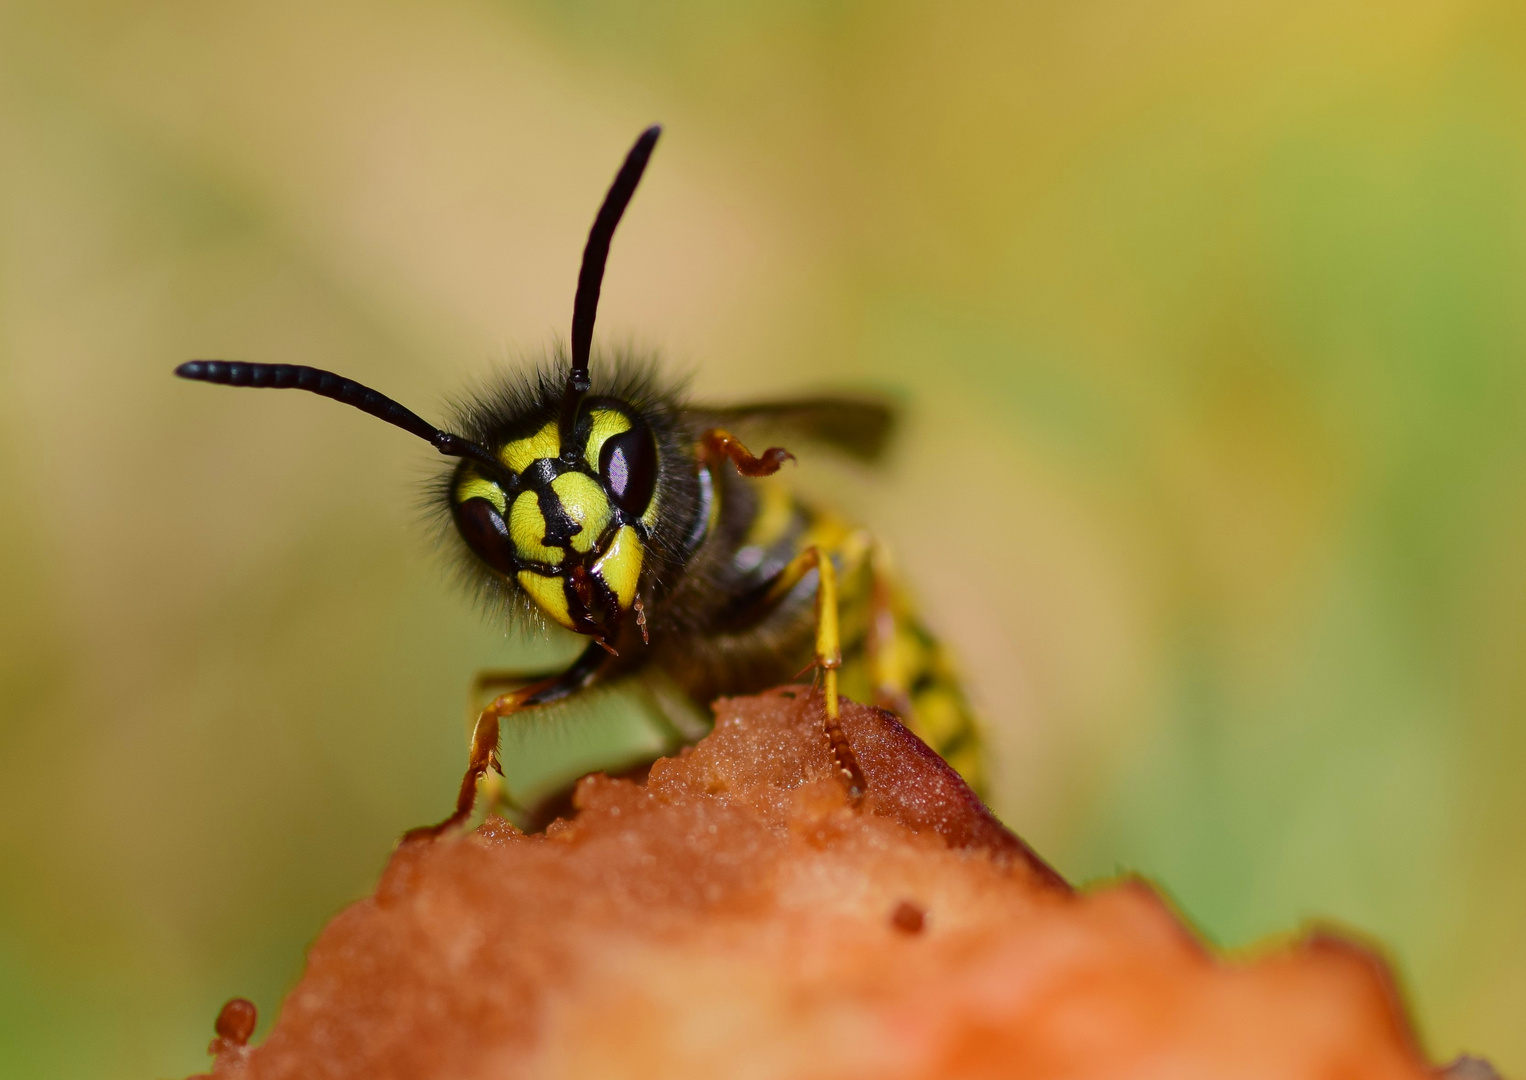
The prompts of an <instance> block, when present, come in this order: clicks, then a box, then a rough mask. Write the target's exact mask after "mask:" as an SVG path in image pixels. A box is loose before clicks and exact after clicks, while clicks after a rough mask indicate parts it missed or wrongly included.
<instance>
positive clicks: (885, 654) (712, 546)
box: [175, 126, 982, 837]
mask: <svg viewBox="0 0 1526 1080" xmlns="http://www.w3.org/2000/svg"><path fill="white" fill-rule="evenodd" d="M660 133H661V129H660V127H657V126H653V127H650V128H648V129H647V130H646V131H644V132H643V133H642V134H641V136H640V137H639V138H638V139H637V140H636V143H635V145H634V146H633V147H632V148H631V150H630V152H629V154H628V155H627V156H626V158H625V161H624V163H623V164H622V165H621V167H620V169H619V172H618V173H617V174H616V176H615V179H614V182H613V184H612V185H611V186H610V188H609V192H608V194H607V195H606V196H605V199H604V202H603V205H602V206H601V207H600V209H599V212H598V216H597V217H596V218H595V219H594V224H593V227H592V229H591V230H590V232H589V236H588V242H587V245H586V246H585V248H584V250H583V259H582V265H581V268H580V270H579V273H578V282H577V291H576V294H575V297H574V301H573V313H572V336H571V340H570V343H569V346H568V347H567V348H566V349H565V350H564V349H562V348H560V347H558V348H557V349H555V350H553V352H552V354H551V355H550V357H549V358H548V360H547V361H545V362H544V363H543V364H542V365H541V366H540V367H539V369H538V370H533V371H529V372H522V373H520V374H518V375H517V376H515V377H513V378H511V379H510V380H508V381H505V382H503V383H501V384H500V385H499V386H498V387H497V388H496V390H494V391H491V392H488V393H484V394H481V395H478V396H477V397H475V398H473V399H471V400H469V401H468V402H466V403H465V404H464V405H463V406H462V407H461V408H460V410H459V415H458V416H457V418H456V424H455V427H456V429H457V430H456V431H447V430H444V429H441V428H437V427H435V426H434V425H432V424H430V423H428V422H427V421H425V420H423V419H422V418H421V417H419V416H418V415H417V414H416V413H414V412H412V411H411V410H409V409H407V408H404V407H403V406H402V405H400V404H398V403H397V402H396V401H394V400H392V399H391V398H389V397H386V396H385V395H383V394H380V393H378V392H377V391H375V390H372V389H369V388H368V387H365V386H362V385H361V384H360V383H357V382H355V381H354V380H352V379H347V378H344V377H343V376H340V375H336V374H334V373H332V372H329V371H323V370H320V369H317V368H311V367H305V366H298V365H292V364H251V363H240V362H228V361H221V360H193V361H190V362H188V363H185V364H182V365H180V366H179V367H178V368H176V369H175V374H177V375H179V376H180V377H182V378H185V379H194V380H199V381H202V382H210V383H221V384H225V385H230V386H249V387H268V388H278V389H295V390H305V391H308V392H310V393H314V394H321V395H323V396H324V397H328V398H332V399H334V400H335V401H339V402H342V403H343V404H345V405H350V406H353V407H354V408H357V409H359V410H361V411H362V412H365V413H369V414H370V415H371V416H374V417H376V418H378V419H380V420H384V421H386V422H387V423H389V424H392V425H393V426H395V427H399V428H402V429H403V430H404V431H407V432H411V433H412V434H414V435H416V436H418V437H419V438H421V439H424V440H426V441H427V442H429V443H431V444H432V445H433V446H434V448H435V449H436V450H438V451H439V452H440V453H441V454H443V455H445V456H446V457H449V458H453V459H455V464H454V466H453V467H452V468H451V469H450V470H449V472H448V473H446V474H445V475H443V476H442V477H441V478H440V480H439V482H438V483H437V484H436V487H435V489H434V492H433V495H432V500H433V502H434V504H435V505H436V506H437V507H438V510H439V511H440V513H441V514H442V516H444V517H447V518H448V520H449V522H450V523H451V525H453V526H454V527H453V528H447V529H446V530H445V531H446V533H447V534H451V535H453V537H454V540H453V541H452V543H454V545H455V546H456V548H457V549H458V551H459V554H460V556H461V565H462V567H463V569H464V571H465V573H466V575H467V576H468V578H469V579H470V581H471V583H472V584H473V585H474V586H475V587H476V590H477V592H478V593H479V594H480V595H482V596H483V597H484V598H485V599H486V600H487V601H488V602H489V603H490V604H493V605H495V608H496V609H499V610H501V611H502V612H503V613H504V615H505V617H506V618H510V619H514V618H518V619H521V620H528V621H529V623H530V624H531V625H537V624H538V625H542V626H544V625H545V624H547V623H552V624H556V625H559V626H562V627H565V628H567V629H568V630H572V631H574V632H575V633H577V634H581V635H583V636H585V637H586V638H588V639H589V641H588V644H587V646H586V647H585V648H584V649H583V650H582V652H581V653H580V654H579V655H578V657H577V658H576V660H574V661H573V662H572V663H571V665H570V666H568V667H567V668H566V669H565V670H560V671H555V672H550V673H546V674H545V675H544V677H537V678H528V679H525V680H521V682H522V684H521V685H517V686H514V687H513V688H512V689H509V690H508V691H506V692H504V693H502V694H499V695H497V696H496V697H494V698H493V699H492V701H491V703H490V704H488V705H487V707H486V708H485V709H483V710H482V711H481V713H480V715H478V717H477V720H476V724H475V728H474V731H473V734H472V739H471V751H470V757H469V760H468V764H467V770H466V774H465V776H463V778H462V781H461V787H460V790H459V793H458V795H457V799H456V805H455V809H454V811H453V812H452V813H451V814H450V816H449V817H447V818H446V819H445V820H444V821H442V822H440V823H439V824H437V825H431V826H427V827H424V828H421V829H415V830H413V831H412V832H411V833H409V834H408V836H409V837H432V836H437V835H439V834H441V833H443V832H445V831H446V830H449V829H452V828H454V827H456V826H459V825H461V824H463V823H465V822H467V821H468V820H469V819H470V818H471V816H472V813H473V811H474V808H475V805H476V801H477V789H478V784H479V781H481V780H483V779H484V778H485V777H487V776H488V775H489V773H490V771H494V772H498V773H501V771H502V770H501V768H500V766H499V761H498V757H497V755H498V745H499V741H500V737H501V725H502V722H503V721H505V720H506V719H508V718H511V717H513V716H515V715H518V714H521V713H523V712H524V711H526V710H532V709H546V708H548V707H551V706H554V705H555V704H556V703H558V702H564V701H567V700H569V699H572V698H574V697H575V696H576V695H579V694H582V693H583V692H585V691H587V690H589V689H590V688H591V687H594V686H597V685H600V684H612V683H614V682H616V681H617V680H620V679H622V678H626V677H630V676H636V675H639V674H641V673H642V672H659V673H661V674H663V675H665V676H666V677H667V678H668V679H670V680H671V681H672V682H673V683H676V685H677V686H678V687H679V688H680V689H681V690H682V692H683V693H684V694H686V695H687V696H688V698H689V699H690V702H691V703H693V704H704V703H708V702H710V701H712V700H713V699H714V698H716V697H717V696H719V695H723V694H744V693H751V692H756V691H758V690H762V689H765V688H768V687H771V686H775V685H778V684H781V683H787V682H790V681H792V680H793V679H796V678H798V677H799V676H800V675H802V674H803V673H804V672H805V671H807V670H810V669H812V668H814V669H815V670H816V671H817V672H818V675H819V677H818V680H817V681H818V684H819V687H820V700H821V719H822V731H823V734H824V737H825V738H826V740H827V742H828V744H829V747H830V749H831V752H832V754H833V757H834V759H835V761H836V763H837V765H838V767H839V769H840V772H841V775H842V778H843V782H844V783H845V784H846V785H847V787H848V791H849V794H850V796H851V797H852V798H853V799H855V800H856V799H857V798H859V797H861V796H862V795H863V793H864V776H863V772H862V771H861V770H860V768H859V766H858V763H857V761H856V759H855V758H854V754H853V748H852V746H851V745H850V743H849V740H848V739H847V738H846V736H845V735H844V733H843V730H842V727H841V724H840V723H839V709H840V704H839V693H840V691H842V690H844V689H846V690H849V691H850V692H851V695H852V696H854V697H858V698H870V699H872V700H873V701H875V702H876V703H877V704H880V705H882V706H884V707H887V708H890V709H892V710H893V711H895V712H897V713H899V714H900V715H901V716H902V717H903V719H904V720H905V721H906V722H907V723H908V725H909V726H910V727H911V728H912V730H913V731H915V732H916V733H917V734H919V735H920V736H921V737H922V739H923V740H924V741H925V742H927V743H928V744H929V745H930V746H931V747H932V748H933V749H934V750H936V751H938V752H939V753H940V754H942V755H943V757H944V758H945V759H946V760H947V761H948V762H949V763H950V764H951V765H953V766H954V767H955V768H956V769H958V770H959V771H960V772H961V773H962V774H963V775H964V776H965V777H966V779H968V780H969V781H970V782H971V783H972V785H973V786H976V787H977V789H978V788H979V786H980V784H981V781H982V775H981V768H982V766H981V754H980V740H979V736H978V726H977V723H976V720H975V718H974V716H973V714H972V712H971V709H970V706H969V704H968V702H967V700H966V697H965V694H964V692H963V690H962V689H961V687H960V684H959V682H958V680H957V678H956V677H955V676H954V673H953V671H952V668H951V666H950V663H949V661H948V658H947V656H946V654H945V652H944V650H943V648H942V647H941V646H940V645H939V643H938V642H937V640H936V639H935V638H934V637H933V636H932V635H931V634H930V633H929V632H928V630H927V629H926V627H925V626H924V625H923V624H922V622H921V621H920V619H918V617H917V615H916V611H915V608H914V606H913V605H912V604H911V602H910V601H909V599H908V597H907V594H906V592H905V590H904V589H903V587H902V586H901V585H900V584H899V582H898V580H897V579H896V577H895V575H894V573H893V572H892V570H891V568H890V566H889V562H888V558H887V557H886V555H885V552H884V549H883V547H882V546H881V545H880V544H878V543H877V542H876V541H875V539H874V538H873V537H872V536H871V535H869V534H868V533H867V532H865V531H864V530H863V529H860V528H856V527H854V526H853V525H851V524H849V523H848V522H846V521H844V520H842V519H841V518H839V517H838V516H836V515H834V514H832V513H831V512H830V511H828V510H826V509H822V508H819V507H816V506H812V505H808V504H807V503H806V502H805V501H804V500H802V499H801V498H799V497H798V496H796V495H795V494H794V493H793V492H792V491H791V490H790V489H789V488H788V487H786V486H784V485H783V484H782V483H781V482H780V480H779V478H778V477H777V476H776V475H775V474H777V473H778V472H779V470H780V468H781V466H783V465H784V464H785V463H786V462H789V461H791V460H793V459H794V454H792V453H791V452H790V451H788V450H786V449H784V448H782V447H778V446H771V447H768V448H767V449H765V450H764V451H763V452H762V453H761V454H756V455H755V454H753V453H752V452H751V451H750V450H749V449H748V448H747V446H746V445H745V444H744V443H743V442H742V440H741V439H740V438H738V437H737V435H735V434H733V429H737V430H743V429H745V428H747V427H754V428H762V429H773V430H774V431H775V432H778V433H781V434H782V433H788V434H790V435H792V436H797V437H799V438H801V439H804V440H806V441H810V442H814V443H817V444H820V445H824V446H827V447H832V448H835V449H837V450H839V451H842V452H846V453H847V454H849V455H852V456H855V457H857V458H859V459H862V460H866V461H872V460H874V459H876V458H877V457H879V456H880V454H881V453H882V451H883V450H884V448H885V445H886V443H887V441H888V437H889V434H890V431H891V428H892V426H893V423H894V419H895V416H894V409H893V408H892V407H891V406H890V405H889V404H888V403H886V402H884V401H881V400H877V399H875V398H872V397H868V396H864V397H854V396H840V397H816V398H802V399H798V400H784V401H777V402H762V403H756V404H750V405H741V406H735V407H708V406H705V405H703V404H697V403H692V402H690V401H688V400H687V399H686V396H685V395H684V393H683V392H682V390H681V389H680V388H678V387H677V386H674V385H670V384H668V383H665V382H664V381H663V379H662V377H661V375H660V372H659V370H658V369H657V367H656V366H655V365H654V364H652V363H650V362H643V361H641V360H640V359H638V358H632V357H631V356H629V355H624V356H618V357H614V358H613V359H609V358H606V357H604V356H603V355H601V357H600V363H599V364H598V365H597V366H595V365H593V364H592V363H591V362H590V361H591V356H592V352H593V349H592V346H593V329H594V316H595V314H596V312H597V309H598V303H599V291H600V287H601V284H602V282H603V278H604V267H605V263H606V261H607V260H608V257H609V248H610V241H611V239H612V238H613V236H614V232H615V228H616V226H617V225H618V224H619V222H620V219H621V217H622V216H623V215H624V213H625V210H626V207H627V206H628V205H629V203H630V201H631V197H632V196H633V195H634V194H635V191H636V187H637V184H638V183H639V182H640V180H641V176H642V174H643V173H644V172H645V170H646V166H647V162H648V161H649V160H650V158H651V155H652V150H653V148H654V147H655V146H656V144H657V139H658V136H659V134H660ZM458 432H459V433H458ZM681 738H682V737H681V736H680V739H681Z"/></svg>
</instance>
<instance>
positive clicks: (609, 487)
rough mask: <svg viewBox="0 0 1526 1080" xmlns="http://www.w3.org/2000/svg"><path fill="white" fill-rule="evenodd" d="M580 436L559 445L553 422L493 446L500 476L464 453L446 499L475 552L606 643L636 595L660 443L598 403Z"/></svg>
mask: <svg viewBox="0 0 1526 1080" xmlns="http://www.w3.org/2000/svg"><path fill="white" fill-rule="evenodd" d="M579 442H580V443H581V445H580V446H573V447H571V448H569V449H570V450H571V452H570V453H569V452H566V450H564V448H563V446H562V443H561V437H560V435H559V433H558V425H557V424H556V422H555V421H552V422H548V423H546V424H545V425H543V426H542V427H541V428H540V429H539V430H538V431H536V432H535V433H534V434H532V435H529V436H526V437H523V438H519V439H514V440H512V441H510V442H508V443H505V444H504V445H503V446H502V447H501V448H500V449H499V450H498V451H497V455H496V456H497V457H498V459H499V460H500V461H502V462H503V464H504V465H505V466H506V467H507V468H508V470H509V471H510V476H508V477H506V478H500V477H488V476H484V475H483V473H482V471H481V469H480V467H479V466H477V465H476V464H474V463H472V462H463V463H462V464H461V466H460V467H459V469H458V471H457V475H456V482H455V488H454V491H453V493H452V494H453V498H452V505H453V508H454V513H455V521H456V527H457V528H458V529H459V530H460V533H461V536H462V538H463V539H464V540H465V541H466V543H467V545H468V546H469V547H470V548H471V549H472V551H473V552H474V553H475V554H476V555H477V557H478V558H480V559H481V560H482V561H483V562H484V563H486V564H487V565H488V566H489V567H491V568H492V569H493V570H494V571H496V572H497V573H498V574H499V575H501V576H502V577H505V578H510V579H512V580H513V581H515V582H517V583H518V585H519V587H520V588H521V589H523V590H524V592H525V594H526V595H527V596H529V597H530V599H531V600H532V601H534V603H535V605H536V606H537V607H539V608H540V609H541V611H543V612H545V614H546V615H548V616H549V617H550V618H551V619H553V620H554V621H556V622H557V623H559V624H560V625H562V626H565V627H567V628H568V629H569V630H575V631H577V632H578V633H581V634H588V635H591V636H593V637H597V638H600V639H601V640H603V641H605V642H609V641H611V640H612V639H613V637H614V634H615V631H616V630H617V629H618V626H619V622H620V618H621V616H622V615H624V613H625V612H627V611H630V610H631V608H632V607H633V606H634V605H635V602H636V595H637V592H638V589H639V585H640V580H641V570H642V566H643V563H644V561H645V543H646V539H647V536H648V535H649V533H650V529H651V526H652V524H653V521H654V520H655V512H656V507H657V502H658V499H657V494H658V493H657V474H658V465H657V445H656V442H655V440H654V439H653V438H652V435H651V432H650V431H649V430H648V429H647V427H646V425H645V424H643V423H642V422H641V421H640V420H638V419H633V418H632V417H631V416H630V415H628V414H627V413H625V412H624V411H622V410H620V409H617V408H610V407H599V406H595V407H594V408H592V409H590V410H589V412H588V414H587V423H586V424H585V425H580V431H579Z"/></svg>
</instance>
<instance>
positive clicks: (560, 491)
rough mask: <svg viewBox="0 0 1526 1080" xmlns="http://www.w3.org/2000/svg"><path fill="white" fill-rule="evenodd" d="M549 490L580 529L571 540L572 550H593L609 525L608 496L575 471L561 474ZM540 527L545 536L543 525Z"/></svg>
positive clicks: (594, 481) (593, 482) (552, 482)
mask: <svg viewBox="0 0 1526 1080" xmlns="http://www.w3.org/2000/svg"><path fill="white" fill-rule="evenodd" d="M551 490H552V491H553V492H555V493H556V497H557V498H558V499H560V500H561V502H562V509H563V510H565V511H567V516H568V517H570V518H571V519H572V520H573V521H576V522H577V523H578V524H579V525H581V526H583V531H582V532H580V533H576V534H575V535H574V536H573V537H572V550H573V551H584V552H587V551H592V550H593V546H594V545H595V544H597V543H598V542H599V537H600V536H602V535H603V533H604V527H605V526H606V525H608V524H609V517H610V509H609V496H607V495H605V494H604V489H603V488H602V487H600V486H599V483H598V481H596V480H594V479H593V478H592V477H591V476H586V475H584V474H583V473H578V472H567V473H562V475H561V476H558V477H557V478H556V479H555V480H553V481H551ZM537 513H539V511H537ZM541 527H542V535H544V528H545V523H544V522H542V523H541Z"/></svg>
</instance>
